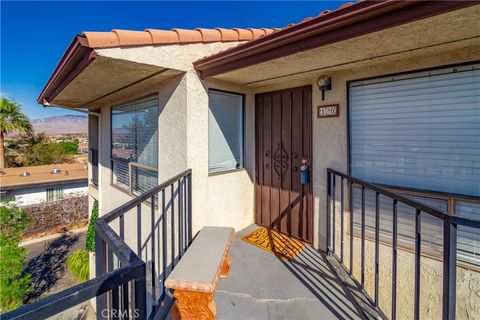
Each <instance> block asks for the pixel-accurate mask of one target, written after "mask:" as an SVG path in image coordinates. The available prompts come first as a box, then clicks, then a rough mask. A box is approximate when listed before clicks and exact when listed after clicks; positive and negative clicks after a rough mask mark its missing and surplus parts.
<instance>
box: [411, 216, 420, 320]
mask: <svg viewBox="0 0 480 320" xmlns="http://www.w3.org/2000/svg"><path fill="white" fill-rule="evenodd" d="M420 213H421V211H420V210H419V209H416V210H415V285H414V309H413V310H414V312H413V318H414V319H415V320H418V319H420V254H421V248H422V246H421V244H422V238H421V230H422V229H421V220H420Z"/></svg>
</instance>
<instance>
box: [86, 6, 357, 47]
mask: <svg viewBox="0 0 480 320" xmlns="http://www.w3.org/2000/svg"><path fill="white" fill-rule="evenodd" d="M352 4H353V3H352V2H346V3H344V4H342V5H341V6H339V7H338V8H337V9H335V10H333V11H330V10H324V11H322V12H321V13H320V14H319V15H318V16H323V15H325V14H328V13H331V12H334V11H336V10H339V9H343V8H346V7H348V6H350V5H352ZM314 18H315V17H307V18H305V19H303V20H302V21H301V22H299V23H290V24H289V25H287V26H286V27H284V28H258V29H255V28H247V29H240V28H233V29H225V28H214V29H207V28H196V29H193V30H190V29H179V28H174V29H171V30H160V29H145V30H144V31H134V30H121V29H114V30H112V31H111V32H91V31H86V32H83V36H84V37H85V38H86V39H87V42H88V46H89V47H90V48H112V47H125V46H142V45H158V44H178V43H200V42H201V43H209V42H238V41H251V40H256V39H259V38H261V37H264V36H266V35H269V34H271V33H274V32H276V31H279V30H284V29H288V28H290V27H293V26H296V25H298V24H301V23H303V22H307V21H309V20H312V19H314Z"/></svg>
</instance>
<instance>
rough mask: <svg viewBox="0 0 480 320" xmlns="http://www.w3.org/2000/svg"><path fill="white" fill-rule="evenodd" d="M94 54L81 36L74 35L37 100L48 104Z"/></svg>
mask: <svg viewBox="0 0 480 320" xmlns="http://www.w3.org/2000/svg"><path fill="white" fill-rule="evenodd" d="M95 58H96V54H95V51H94V50H93V48H91V47H90V46H89V45H88V41H87V39H86V38H85V37H83V36H79V35H77V36H75V37H74V38H73V40H72V42H71V43H70V45H69V46H68V48H67V50H66V51H65V53H64V54H63V56H62V59H61V60H60V62H59V63H58V65H57V67H56V68H55V70H54V71H53V73H52V75H51V76H50V78H49V79H48V82H47V84H46V85H45V87H44V88H43V90H42V92H41V93H40V96H39V97H38V98H37V102H38V103H40V104H42V105H44V106H45V105H48V104H49V103H50V102H51V101H52V100H53V99H55V97H56V96H57V95H58V94H59V93H60V92H61V91H62V90H63V89H64V88H65V87H66V86H67V85H68V84H69V83H70V82H72V80H73V79H75V78H76V77H77V76H78V75H79V74H80V73H81V72H82V70H84V69H85V68H86V67H87V66H88V65H89V64H90V63H91V62H92V61H93V60H95Z"/></svg>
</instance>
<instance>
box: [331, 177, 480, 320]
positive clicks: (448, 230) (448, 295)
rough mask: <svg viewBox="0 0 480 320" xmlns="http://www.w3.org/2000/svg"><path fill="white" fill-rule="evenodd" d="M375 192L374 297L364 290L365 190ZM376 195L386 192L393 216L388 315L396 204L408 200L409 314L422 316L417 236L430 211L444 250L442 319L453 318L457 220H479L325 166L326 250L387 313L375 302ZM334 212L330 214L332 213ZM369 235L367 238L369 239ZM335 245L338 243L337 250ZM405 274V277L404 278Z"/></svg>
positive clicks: (475, 223) (477, 222)
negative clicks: (357, 242)
mask: <svg viewBox="0 0 480 320" xmlns="http://www.w3.org/2000/svg"><path fill="white" fill-rule="evenodd" d="M338 180H339V182H340V187H339V188H338V187H337V186H338V184H337V183H338ZM345 184H346V187H347V188H348V210H349V216H348V217H347V218H348V219H349V223H348V230H345V227H344V226H345V219H346V213H345V211H346V205H345V204H346V201H345V198H346V197H345V190H344V189H345ZM354 187H355V188H357V189H359V191H361V203H360V211H361V213H360V214H361V217H360V223H359V227H358V226H357V229H360V231H359V232H358V230H357V235H358V237H359V238H360V239H361V243H360V246H361V248H360V277H359V278H360V279H358V278H356V277H355V276H354V272H353V268H354V267H353V266H354V240H353V239H354V233H355V230H354V218H355V217H354V215H355V214H356V213H354V205H353V203H354V201H353V193H354V190H353V188H354ZM337 189H340V190H339V191H340V199H339V201H340V217H339V218H340V222H339V224H340V226H339V227H340V235H338V234H337V232H338V231H339V230H338V227H337V224H338V222H337V221H336V219H337V218H336V216H337V214H336V212H337V206H336V201H337V198H336V197H337V195H336V190H337ZM366 191H368V192H371V193H374V199H375V200H374V208H375V213H374V214H375V219H374V221H375V232H374V240H373V241H374V250H375V253H374V256H375V258H374V259H375V262H374V265H373V267H374V269H375V270H374V271H373V274H374V280H373V281H374V289H373V298H372V297H371V296H370V295H369V294H368V293H367V291H366V290H365V271H366V270H365V242H366V235H365V226H366V224H365V215H366V214H365V192H366ZM380 197H386V198H387V199H390V200H391V203H392V206H391V211H390V213H391V220H392V229H391V233H390V232H389V235H390V236H391V239H390V240H391V241H390V244H391V248H392V250H391V251H392V256H391V312H390V314H391V316H390V319H396V316H397V311H398V310H397V282H398V279H397V276H398V269H397V252H398V240H399V236H398V232H399V231H398V207H399V204H401V205H406V206H409V207H411V208H412V209H413V210H414V216H415V218H414V219H415V231H414V246H413V247H414V249H413V250H414V254H415V260H414V270H415V272H414V306H413V310H412V311H411V312H412V315H413V318H414V319H419V317H420V294H421V291H420V290H421V288H422V287H421V285H420V256H421V251H422V246H421V243H422V242H421V241H422V222H421V217H422V216H423V215H427V216H429V217H434V218H436V219H439V221H441V222H442V227H443V243H442V244H441V247H443V254H442V255H441V259H442V261H443V285H442V286H443V289H442V290H443V293H442V319H444V320H447V319H448V320H451V319H455V311H456V310H455V308H456V264H457V228H458V226H468V227H472V228H480V220H475V219H472V218H468V217H461V216H456V215H452V214H449V213H446V212H442V211H440V210H436V209H433V208H431V207H429V206H427V205H424V204H422V203H419V202H416V201H414V200H412V199H409V198H406V197H404V196H402V195H399V194H397V193H393V192H391V191H388V190H386V189H384V188H382V187H380V186H377V185H374V184H370V183H367V182H365V181H362V180H359V179H356V178H354V177H352V176H350V175H347V174H344V173H341V172H339V171H336V170H333V169H327V248H328V252H329V253H330V254H333V255H334V256H335V258H336V259H337V260H338V261H339V262H340V264H341V265H342V266H343V268H344V269H345V271H346V272H348V273H349V275H350V276H351V278H352V279H353V280H354V282H355V283H356V285H357V286H358V287H359V288H360V289H361V291H362V292H363V293H364V295H365V296H366V297H367V298H368V300H369V301H370V302H371V303H372V304H373V305H374V306H375V307H376V309H377V311H379V313H380V314H381V316H382V317H384V318H388V317H387V316H386V312H384V311H385V310H382V309H381V308H380V307H379V268H380V261H379V259H380V201H379V199H380ZM332 213H333V214H332ZM346 232H348V233H349V240H350V243H349V266H348V267H347V266H346V265H345V260H346V257H345V253H344V250H345V249H344V247H345V243H344V240H345V234H346ZM338 238H339V240H340V244H338V243H337V244H336V240H337V239H338ZM369 241H371V240H369ZM337 247H339V251H340V252H339V253H340V255H338V250H337ZM402 280H404V279H402Z"/></svg>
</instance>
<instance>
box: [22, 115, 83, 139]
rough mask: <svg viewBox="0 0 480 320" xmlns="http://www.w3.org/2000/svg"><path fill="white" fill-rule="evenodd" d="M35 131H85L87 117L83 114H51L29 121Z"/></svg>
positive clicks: (66, 132)
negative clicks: (51, 115) (50, 115)
mask: <svg viewBox="0 0 480 320" xmlns="http://www.w3.org/2000/svg"><path fill="white" fill-rule="evenodd" d="M31 122H32V125H33V129H34V130H35V133H40V132H45V133H46V134H48V135H58V134H68V133H87V130H88V117H87V116H85V115H63V116H53V117H48V118H43V119H34V120H32V121H31Z"/></svg>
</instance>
